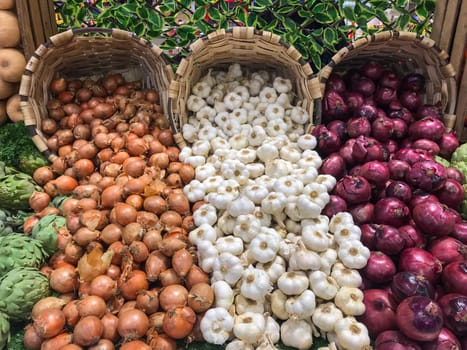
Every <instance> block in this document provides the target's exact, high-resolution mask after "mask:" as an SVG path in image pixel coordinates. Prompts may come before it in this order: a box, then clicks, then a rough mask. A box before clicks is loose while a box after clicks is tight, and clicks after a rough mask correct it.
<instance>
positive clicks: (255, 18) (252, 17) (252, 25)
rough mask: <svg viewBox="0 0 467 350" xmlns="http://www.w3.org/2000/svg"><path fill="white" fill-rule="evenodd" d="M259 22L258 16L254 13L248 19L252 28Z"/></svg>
mask: <svg viewBox="0 0 467 350" xmlns="http://www.w3.org/2000/svg"><path fill="white" fill-rule="evenodd" d="M257 20H258V15H257V14H256V13H254V12H250V13H249V14H248V17H247V24H248V26H250V27H255V26H256V22H257Z"/></svg>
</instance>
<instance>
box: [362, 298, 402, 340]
mask: <svg viewBox="0 0 467 350" xmlns="http://www.w3.org/2000/svg"><path fill="white" fill-rule="evenodd" d="M363 295H364V297H363V303H364V304H365V313H364V314H363V315H361V316H358V317H357V319H358V320H359V321H360V322H363V323H364V324H365V325H366V327H367V328H368V332H369V334H370V336H372V337H375V336H377V335H378V334H380V333H382V332H384V331H387V330H395V329H397V324H396V312H395V309H396V305H394V304H393V303H392V302H391V300H390V298H389V294H388V292H387V291H385V290H382V289H367V290H365V291H364V292H363Z"/></svg>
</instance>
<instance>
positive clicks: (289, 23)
mask: <svg viewBox="0 0 467 350" xmlns="http://www.w3.org/2000/svg"><path fill="white" fill-rule="evenodd" d="M282 25H283V26H284V28H285V30H286V31H288V32H295V31H296V30H297V24H296V23H295V21H294V20H293V19H291V18H289V17H285V18H284V19H283V20H282Z"/></svg>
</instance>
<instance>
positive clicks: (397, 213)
mask: <svg viewBox="0 0 467 350" xmlns="http://www.w3.org/2000/svg"><path fill="white" fill-rule="evenodd" d="M409 218H410V210H409V208H408V207H407V206H406V205H405V204H404V202H402V201H401V200H399V199H397V198H395V197H387V198H383V199H380V200H379V201H378V202H377V203H376V204H375V210H374V220H375V222H376V223H378V224H385V225H391V226H394V227H400V226H402V225H405V224H407V223H408V221H409Z"/></svg>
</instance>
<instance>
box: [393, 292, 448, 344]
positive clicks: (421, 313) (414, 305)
mask: <svg viewBox="0 0 467 350" xmlns="http://www.w3.org/2000/svg"><path fill="white" fill-rule="evenodd" d="M396 320H397V325H398V326H399V329H400V331H401V332H402V333H403V334H404V335H406V336H407V337H409V338H411V339H413V340H418V341H430V340H435V339H436V338H437V337H438V335H439V333H440V332H441V328H443V313H442V312H441V308H440V307H439V305H438V304H436V303H435V302H434V301H432V300H431V299H430V298H427V297H423V296H418V295H416V296H412V297H408V298H406V299H404V300H403V301H402V302H401V303H400V304H399V306H398V307H397V310H396Z"/></svg>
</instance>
